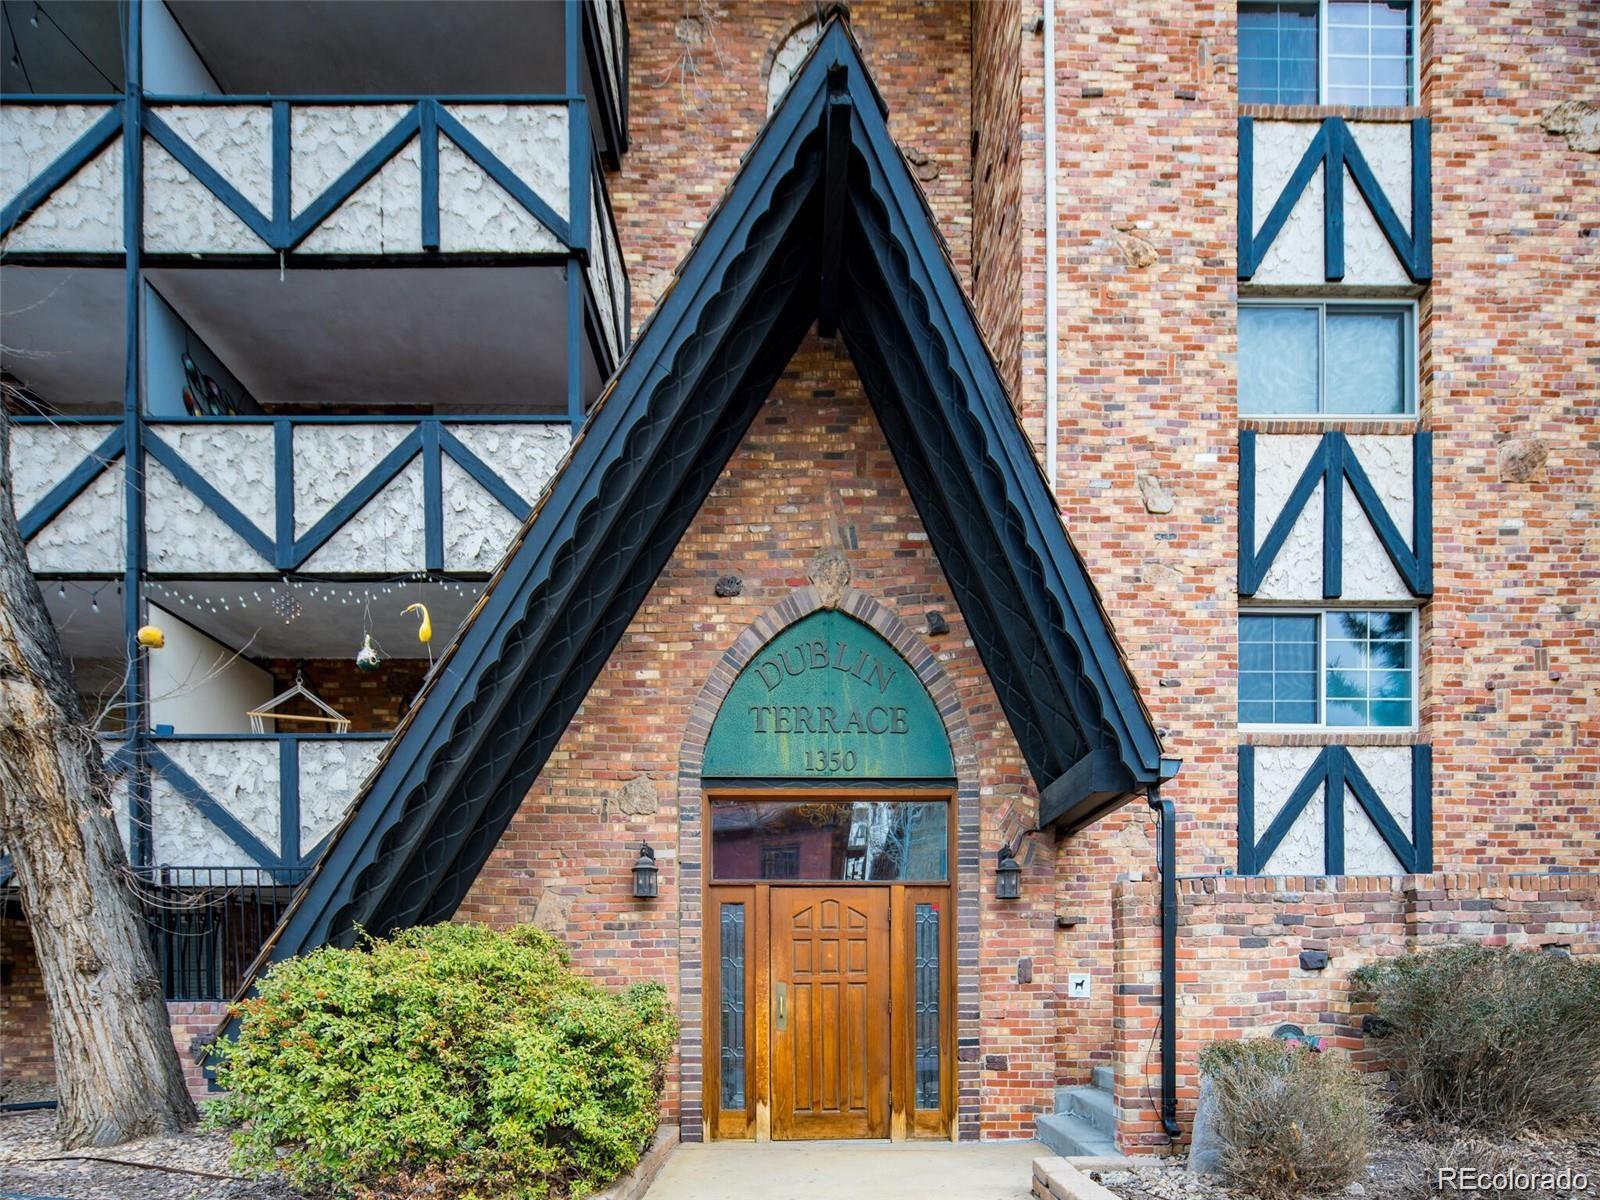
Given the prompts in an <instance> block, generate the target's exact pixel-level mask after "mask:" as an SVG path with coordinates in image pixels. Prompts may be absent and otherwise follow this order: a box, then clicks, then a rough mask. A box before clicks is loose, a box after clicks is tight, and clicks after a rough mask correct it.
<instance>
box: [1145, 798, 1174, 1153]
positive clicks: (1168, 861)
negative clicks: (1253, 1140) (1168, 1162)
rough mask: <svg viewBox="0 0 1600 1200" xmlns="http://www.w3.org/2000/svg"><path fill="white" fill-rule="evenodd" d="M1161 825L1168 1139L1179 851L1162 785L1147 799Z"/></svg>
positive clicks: (1163, 1040) (1164, 1102)
mask: <svg viewBox="0 0 1600 1200" xmlns="http://www.w3.org/2000/svg"><path fill="white" fill-rule="evenodd" d="M1146 798H1147V799H1148V801H1149V803H1150V807H1151V808H1153V809H1154V810H1155V812H1156V817H1157V819H1158V820H1159V821H1160V828H1159V829H1158V830H1157V837H1158V838H1159V842H1158V845H1157V857H1158V858H1159V860H1160V869H1161V1128H1162V1129H1163V1130H1164V1131H1165V1132H1166V1135H1167V1136H1168V1137H1169V1138H1176V1137H1177V1136H1178V1135H1179V1133H1181V1132H1182V1130H1181V1129H1180V1128H1179V1126H1178V851H1177V837H1176V834H1175V831H1174V829H1173V825H1174V824H1175V819H1176V813H1175V811H1174V809H1173V806H1172V801H1171V800H1163V799H1162V798H1161V787H1160V785H1159V784H1156V785H1152V786H1151V788H1150V792H1149V794H1148V796H1147V797H1146Z"/></svg>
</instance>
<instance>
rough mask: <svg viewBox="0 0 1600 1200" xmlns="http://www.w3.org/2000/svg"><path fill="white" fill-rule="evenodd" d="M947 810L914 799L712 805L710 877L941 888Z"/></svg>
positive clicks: (943, 871) (943, 870)
mask: <svg viewBox="0 0 1600 1200" xmlns="http://www.w3.org/2000/svg"><path fill="white" fill-rule="evenodd" d="M946 810H947V806H946V805H945V804H944V803H943V802H941V801H919V800H771V801H759V802H756V801H743V800H739V801H717V802H715V803H713V804H712V806H711V877H712V878H713V879H718V880H726V879H808V880H816V881H826V880H861V881H869V882H888V881H898V880H908V879H915V880H922V881H925V882H929V883H942V882H943V881H944V880H945V879H946V878H947V874H946V872H947V865H946V858H947V856H948V855H947V847H948V843H949V839H948V827H947V825H946V819H947V813H946Z"/></svg>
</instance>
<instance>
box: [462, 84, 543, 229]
mask: <svg viewBox="0 0 1600 1200" xmlns="http://www.w3.org/2000/svg"><path fill="white" fill-rule="evenodd" d="M445 108H446V111H447V112H448V113H449V114H450V115H451V116H452V117H454V118H455V119H456V120H458V121H460V122H461V124H462V125H463V126H464V127H465V128H466V130H467V132H468V133H470V134H472V136H473V137H475V138H477V139H478V140H479V141H480V142H482V143H483V145H484V147H485V149H487V150H488V151H489V153H491V154H493V155H494V156H495V157H496V158H498V159H499V160H500V161H501V162H503V163H504V164H505V165H506V166H507V167H509V168H510V169H511V172H512V173H513V174H514V175H516V177H517V178H518V179H520V180H522V181H523V182H524V183H526V184H527V185H528V186H529V187H531V188H532V189H533V190H534V191H535V192H536V193H538V196H539V198H540V199H541V200H543V201H544V202H545V203H546V204H548V205H549V206H550V207H551V208H552V209H554V210H555V213H556V215H557V216H559V217H562V218H565V217H567V215H568V213H569V212H570V211H571V200H570V198H569V196H568V189H567V164H568V162H569V148H568V146H567V107H566V105H564V104H450V105H446V106H445ZM446 147H451V148H454V147H453V145H452V143H451V141H450V139H449V137H442V138H441V139H440V141H439V187H440V199H441V202H442V200H443V189H444V181H445V179H446V178H448V176H447V175H446V173H445V168H444V151H445V148H446ZM519 208H520V206H519Z"/></svg>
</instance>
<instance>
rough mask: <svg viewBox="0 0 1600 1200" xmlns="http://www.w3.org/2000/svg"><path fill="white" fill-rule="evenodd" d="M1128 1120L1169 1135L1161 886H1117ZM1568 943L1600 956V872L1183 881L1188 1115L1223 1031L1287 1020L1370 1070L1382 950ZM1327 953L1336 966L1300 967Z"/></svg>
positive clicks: (1183, 1108)
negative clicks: (1354, 990) (1368, 1019)
mask: <svg viewBox="0 0 1600 1200" xmlns="http://www.w3.org/2000/svg"><path fill="white" fill-rule="evenodd" d="M1114 908H1115V921H1114V924H1115V937H1116V957H1117V986H1116V993H1115V1006H1116V1026H1117V1027H1116V1043H1115V1045H1116V1066H1117V1091H1116V1095H1117V1110H1118V1111H1117V1120H1118V1135H1119V1139H1120V1141H1121V1144H1122V1145H1123V1147H1124V1148H1126V1149H1129V1150H1138V1149H1140V1148H1151V1149H1153V1148H1158V1147H1164V1146H1165V1145H1166V1144H1167V1139H1166V1135H1165V1134H1164V1133H1162V1132H1161V1126H1160V1121H1159V1119H1158V1108H1159V1104H1158V1097H1159V1096H1160V1086H1161V1076H1160V1053H1159V1050H1158V1048H1157V1043H1156V1041H1155V1040H1154V1039H1155V1038H1156V1035H1157V1030H1158V1029H1159V1027H1160V1013H1161V1010H1160V1004H1159V998H1160V991H1161V986H1160V984H1161V973H1160V945H1161V943H1160V937H1159V932H1160V931H1159V926H1158V925H1157V923H1156V919H1157V913H1158V889H1157V885H1156V884H1155V883H1153V882H1151V881H1149V880H1144V881H1137V882H1127V883H1120V884H1118V885H1117V889H1116V897H1115V901H1114ZM1462 941H1471V942H1482V943H1484V944H1486V945H1491V946H1527V947H1542V946H1551V945H1555V946H1565V947H1567V948H1568V949H1569V950H1570V951H1571V953H1573V954H1580V955H1595V954H1600V876H1594V875H1586V876H1580V875H1513V874H1491V873H1474V874H1462V875H1456V874H1436V875H1414V876H1407V877H1404V878H1392V879H1359V878H1346V879H1328V878H1297V877H1293V876H1286V877H1283V878H1275V879H1268V878H1251V879H1241V878H1216V877H1212V878H1205V879H1185V880H1182V881H1180V884H1179V890H1178V946H1179V951H1178V984H1179V994H1180V997H1181V1000H1180V1004H1179V1007H1178V1031H1179V1041H1178V1068H1179V1080H1180V1082H1179V1104H1178V1107H1179V1121H1180V1122H1181V1123H1182V1124H1183V1125H1184V1127H1185V1128H1186V1129H1187V1128H1188V1127H1189V1124H1190V1121H1191V1120H1192V1118H1193V1116H1194V1109H1195V1105H1196V1103H1197V1100H1198V1097H1199V1082H1198V1077H1197V1074H1196V1066H1195V1062H1196V1058H1197V1056H1198V1055H1199V1053H1200V1051H1201V1050H1202V1049H1204V1047H1205V1046H1206V1045H1207V1044H1209V1043H1210V1042H1212V1041H1214V1040H1217V1039H1219V1038H1232V1037H1246V1036H1252V1035H1265V1034H1270V1033H1271V1032H1272V1030H1273V1029H1274V1028H1275V1027H1276V1026H1278V1025H1280V1024H1282V1023H1284V1022H1291V1023H1293V1024H1295V1025H1299V1026H1300V1027H1301V1028H1303V1029H1304V1030H1305V1031H1306V1032H1307V1033H1309V1034H1312V1035H1313V1036H1318V1037H1326V1038H1328V1039H1330V1041H1331V1042H1332V1045H1333V1046H1334V1048H1335V1049H1336V1050H1337V1051H1338V1052H1340V1053H1344V1054H1348V1055H1350V1056H1351V1057H1352V1058H1353V1059H1354V1061H1356V1062H1357V1063H1358V1064H1359V1065H1361V1066H1364V1067H1366V1068H1369V1069H1371V1068H1376V1067H1380V1066H1382V1065H1383V1062H1384V1057H1383V1055H1384V1051H1383V1044H1382V1043H1381V1042H1370V1041H1369V1040H1368V1039H1366V1038H1364V1037H1363V1036H1362V1034H1361V1017H1362V1014H1363V1012H1365V1011H1367V1010H1365V1009H1364V1008H1363V1007H1362V1006H1361V1005H1359V1004H1357V1003H1356V1002H1355V1000H1354V999H1353V998H1352V995H1351V985H1350V975H1351V973H1352V972H1353V971H1355V970H1356V969H1357V968H1359V967H1362V966H1365V965H1366V964H1368V963H1370V962H1373V961H1375V960H1377V959H1379V958H1383V957H1388V956H1393V955H1399V954H1406V953H1411V952H1414V951H1417V950H1424V949H1428V948H1430V947H1434V946H1441V945H1447V944H1450V943H1453V942H1462ZM1301 950H1326V951H1328V952H1329V955H1330V960H1329V965H1328V967H1327V969H1325V970H1322V971H1303V970H1301V969H1300V965H1299V956H1300V951H1301Z"/></svg>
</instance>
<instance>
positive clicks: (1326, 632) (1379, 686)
mask: <svg viewBox="0 0 1600 1200" xmlns="http://www.w3.org/2000/svg"><path fill="white" fill-rule="evenodd" d="M1416 627H1417V626H1416V613H1415V611H1414V610H1411V609H1344V608H1339V609H1326V610H1321V611H1305V610H1283V609H1260V610H1256V611H1250V610H1246V611H1244V612H1241V613H1240V614H1239V724H1240V725H1241V726H1244V727H1252V728H1257V729H1285V728H1289V729H1318V730H1323V729H1399V730H1410V729H1415V728H1416V726H1417V636H1416Z"/></svg>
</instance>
